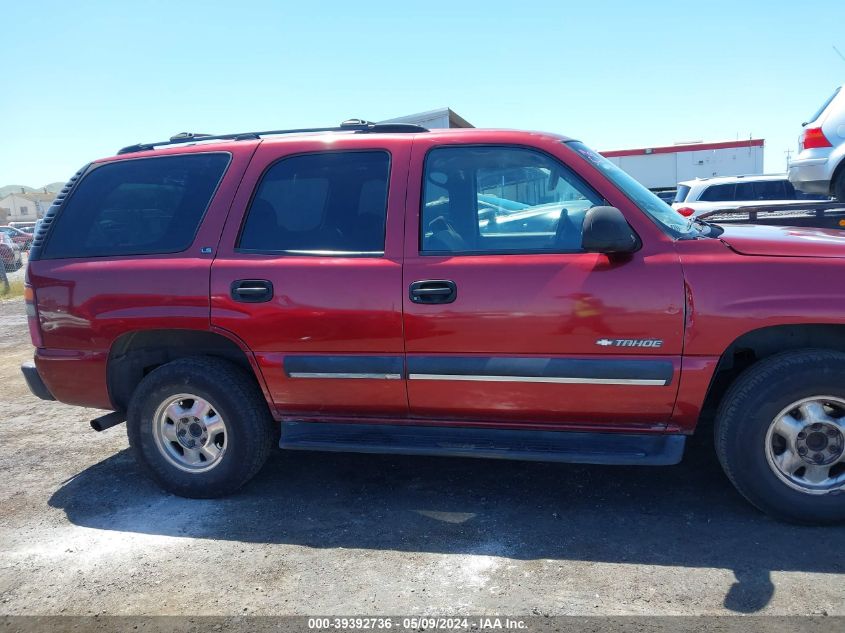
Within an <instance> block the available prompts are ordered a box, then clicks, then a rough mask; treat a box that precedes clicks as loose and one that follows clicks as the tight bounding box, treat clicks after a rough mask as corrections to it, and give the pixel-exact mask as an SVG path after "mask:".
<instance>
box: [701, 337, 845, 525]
mask: <svg viewBox="0 0 845 633" xmlns="http://www.w3.org/2000/svg"><path fill="white" fill-rule="evenodd" d="M843 375H845V354H843V353H841V352H833V351H826V350H803V351H795V352H785V353H783V354H778V355H775V356H772V357H770V358H768V359H765V360H763V361H761V362H760V363H757V364H756V365H754V366H752V367H751V368H750V369H748V370H747V371H746V372H745V373H744V374H742V375H741V376H740V377H739V378H738V379H737V381H736V382H735V383H734V384H733V385H732V387H731V388H730V389H729V391H728V393H727V394H726V396H725V398H724V400H723V401H722V404H721V406H720V407H719V412H718V415H717V419H716V429H715V431H716V450H717V452H718V456H719V461H720V462H721V463H722V467H723V468H724V470H725V473H726V474H727V475H728V477H729V478H730V480H731V481H732V482H733V484H734V485H735V486H736V487H737V489H738V490H739V491H740V492H741V493H742V494H743V495H744V496H745V497H746V498H747V499H748V500H749V501H751V503H753V504H754V505H756V506H757V507H758V508H760V509H762V510H763V511H765V512H767V513H768V514H771V515H772V516H774V517H777V518H780V519H784V520H787V521H792V522H797V523H807V524H824V523H835V522H839V521H843V520H845V383H843V380H842V377H843Z"/></svg>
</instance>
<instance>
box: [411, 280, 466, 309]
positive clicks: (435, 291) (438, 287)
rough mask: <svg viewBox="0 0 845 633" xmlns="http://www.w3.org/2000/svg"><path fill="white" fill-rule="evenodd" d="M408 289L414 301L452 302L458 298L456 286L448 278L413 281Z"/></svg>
mask: <svg viewBox="0 0 845 633" xmlns="http://www.w3.org/2000/svg"><path fill="white" fill-rule="evenodd" d="M408 290H409V292H408V294H409V296H410V297H411V301H413V302H414V303H452V302H453V301H454V300H455V299H457V298H458V286H456V285H455V282H454V281H449V280H448V279H428V280H425V281H415V282H414V283H412V284H411V286H410V288H409V289H408Z"/></svg>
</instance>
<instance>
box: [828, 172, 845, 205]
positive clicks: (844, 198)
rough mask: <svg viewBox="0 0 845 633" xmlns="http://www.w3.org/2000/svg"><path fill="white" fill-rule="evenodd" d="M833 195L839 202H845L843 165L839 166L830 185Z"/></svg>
mask: <svg viewBox="0 0 845 633" xmlns="http://www.w3.org/2000/svg"><path fill="white" fill-rule="evenodd" d="M831 190H832V193H833V197H834V198H836V199H837V200H838V201H839V202H845V165H843V166H841V167H840V169H839V173H838V174H837V175H836V180H834V181H833V186H832V187H831Z"/></svg>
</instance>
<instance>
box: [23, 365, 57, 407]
mask: <svg viewBox="0 0 845 633" xmlns="http://www.w3.org/2000/svg"><path fill="white" fill-rule="evenodd" d="M21 373H23V377H24V380H26V386H27V387H29V390H30V391H31V392H32V395H34V396H37V397H39V398H41V399H42V400H55V398H54V397H53V394H52V393H50V390H49V389H48V388H47V385H45V384H44V381H43V380H41V374H39V373H38V368H36V367H35V363H33V362H32V361H29V362H26V363H24V364H23V365H21Z"/></svg>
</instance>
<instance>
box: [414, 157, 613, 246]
mask: <svg viewBox="0 0 845 633" xmlns="http://www.w3.org/2000/svg"><path fill="white" fill-rule="evenodd" d="M423 177H424V186H423V201H422V213H421V214H420V217H421V224H422V225H421V228H420V234H421V244H420V247H421V251H422V252H424V253H508V252H515V253H530V252H576V251H579V250H580V249H581V227H582V224H583V220H584V215H585V214H586V212H587V210H588V209H589V208H590V207H593V206H596V205H601V204H603V200H602V197H601V196H600V195H598V194H597V193H596V192H595V191H593V189H592V188H591V187H589V186H588V185H587V184H586V183H584V182H583V181H582V180H581V179H580V178H578V177H577V176H576V175H575V174H574V173H573V172H571V171H570V170H569V169H568V168H566V167H564V166H563V165H562V164H561V163H559V162H558V161H556V160H555V159H553V158H551V157H550V156H547V155H546V154H543V153H541V152H537V151H534V150H530V149H525V148H521V147H492V146H472V147H467V146H455V147H440V148H436V149H433V150H431V151H430V152H429V153H428V156H427V157H426V163H425V173H424V176H423Z"/></svg>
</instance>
